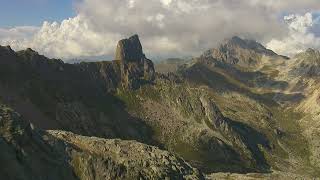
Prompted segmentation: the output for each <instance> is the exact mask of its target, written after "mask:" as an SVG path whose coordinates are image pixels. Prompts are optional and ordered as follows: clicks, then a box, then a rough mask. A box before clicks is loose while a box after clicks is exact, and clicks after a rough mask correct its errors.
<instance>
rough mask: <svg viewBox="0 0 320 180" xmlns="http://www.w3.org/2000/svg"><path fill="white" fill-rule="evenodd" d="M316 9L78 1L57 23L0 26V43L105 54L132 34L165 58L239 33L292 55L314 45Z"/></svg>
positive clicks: (256, 3)
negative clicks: (72, 11) (69, 15)
mask: <svg viewBox="0 0 320 180" xmlns="http://www.w3.org/2000/svg"><path fill="white" fill-rule="evenodd" d="M318 9H320V3H319V1H318V0H305V1H300V0H282V1H278V0H266V1H260V0H108V1H105V0H81V1H79V2H78V3H76V10H77V16H75V17H73V18H69V19H66V20H64V21H62V22H51V23H50V22H44V23H43V25H42V26H41V27H14V28H11V29H3V28H2V29H1V28H0V44H2V45H11V46H12V47H13V48H14V49H16V50H20V49H24V48H27V47H31V48H33V49H35V50H37V51H39V52H40V53H42V54H45V55H47V56H49V57H57V58H64V59H72V58H79V57H92V56H110V57H112V56H113V53H114V48H115V47H114V46H115V44H116V42H117V40H119V39H121V38H124V37H127V36H129V35H132V34H135V33H138V34H139V35H140V37H141V39H142V43H143V46H144V49H145V53H146V54H147V55H148V56H151V57H169V56H186V55H198V54H199V53H201V52H202V51H203V50H205V49H208V48H210V47H214V46H215V45H216V44H217V43H219V42H220V41H222V40H223V39H225V38H229V37H231V36H234V35H239V36H242V37H245V38H251V39H256V40H259V41H261V42H263V43H265V44H266V45H267V46H268V47H269V48H271V49H273V50H275V51H276V52H278V53H284V54H285V55H292V54H294V53H296V52H299V51H302V50H304V49H306V48H308V47H313V48H320V43H319V41H320V40H319V38H320V30H319V27H320V25H319V24H320V23H319V16H318V15H317V14H316V13H315V12H316V10H318ZM283 16H284V20H283V19H282V18H283Z"/></svg>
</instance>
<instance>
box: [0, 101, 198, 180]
mask: <svg viewBox="0 0 320 180" xmlns="http://www.w3.org/2000/svg"><path fill="white" fill-rule="evenodd" d="M0 147H1V153H0V160H1V162H5V163H1V165H0V167H1V168H0V177H1V178H3V179H8V180H11V179H26V180H28V179H32V180H37V179H39V180H40V179H48V180H54V179H61V180H64V179H68V180H69V179H83V180H87V179H204V177H203V175H202V174H201V173H200V172H199V171H198V170H197V169H195V168H192V167H191V166H190V165H189V164H187V163H186V162H185V161H184V160H183V159H181V158H179V157H176V156H175V155H173V154H171V153H169V152H167V151H163V150H160V149H158V148H156V147H153V146H148V145H145V144H141V143H138V142H136V141H123V140H118V139H113V140H107V139H101V138H95V137H85V136H79V135H76V134H73V133H69V132H64V131H48V132H45V131H41V130H37V129H36V128H35V127H34V126H33V125H30V124H29V123H28V121H26V120H24V119H22V117H21V116H20V115H19V114H18V113H16V112H14V111H13V110H12V109H10V108H8V107H6V106H3V105H0Z"/></svg>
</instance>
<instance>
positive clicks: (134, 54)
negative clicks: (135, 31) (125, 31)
mask: <svg viewBox="0 0 320 180" xmlns="http://www.w3.org/2000/svg"><path fill="white" fill-rule="evenodd" d="M115 59H116V60H118V61H120V63H121V77H122V86H123V87H124V88H127V89H136V88H138V87H139V86H140V85H141V84H143V83H145V82H150V81H153V80H154V79H155V70H154V65H153V62H152V61H151V60H149V59H147V58H146V57H145V55H144V54H143V50H142V46H141V43H140V40H139V37H138V35H134V36H132V37H130V38H128V39H123V40H120V41H119V42H118V45H117V49H116V56H115Z"/></svg>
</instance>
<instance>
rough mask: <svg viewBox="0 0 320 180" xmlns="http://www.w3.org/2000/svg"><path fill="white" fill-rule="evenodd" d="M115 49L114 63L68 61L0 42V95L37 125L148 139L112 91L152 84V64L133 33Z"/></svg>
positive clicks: (138, 123)
mask: <svg viewBox="0 0 320 180" xmlns="http://www.w3.org/2000/svg"><path fill="white" fill-rule="evenodd" d="M116 51H117V53H116V54H117V55H116V60H114V61H102V62H82V63H77V64H68V63H64V62H63V61H61V60H58V59H49V58H46V57H45V56H43V55H40V54H39V53H37V52H35V51H34V50H32V49H26V50H23V51H18V52H14V51H13V50H12V49H11V48H10V47H2V46H0V97H1V98H3V100H4V102H5V103H7V104H9V105H10V106H11V107H13V108H14V109H16V110H17V111H18V112H19V113H21V114H22V115H23V116H24V117H26V118H27V119H29V120H30V121H31V122H32V123H33V124H35V125H36V126H38V127H39V128H43V129H61V130H68V131H72V132H74V133H78V134H82V135H90V136H98V137H108V138H115V137H118V138H124V139H136V140H141V141H144V140H142V139H150V138H149V136H148V135H146V134H145V132H148V131H149V130H148V128H147V127H146V126H145V125H143V123H141V122H140V121H139V120H136V119H135V118H133V117H131V116H130V115H129V114H128V113H127V112H126V111H125V107H124V105H123V103H122V102H121V100H119V99H118V98H117V97H115V96H114V94H115V93H116V92H117V90H118V89H121V88H124V89H127V90H132V89H136V88H138V87H139V86H141V85H142V84H148V83H152V81H153V80H154V78H155V72H154V66H153V63H152V61H151V60H149V59H147V58H146V57H145V55H144V54H143V50H142V47H141V43H140V41H139V37H138V36H137V35H135V36H133V37H131V38H129V39H124V40H121V41H119V43H118V47H117V50H116ZM144 142H145V141H144Z"/></svg>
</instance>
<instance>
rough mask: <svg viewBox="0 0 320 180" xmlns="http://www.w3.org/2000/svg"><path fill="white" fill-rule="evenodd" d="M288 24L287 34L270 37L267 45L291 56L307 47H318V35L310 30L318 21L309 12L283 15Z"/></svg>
mask: <svg viewBox="0 0 320 180" xmlns="http://www.w3.org/2000/svg"><path fill="white" fill-rule="evenodd" d="M284 21H285V22H286V23H287V24H288V28H289V31H288V35H287V36H285V37H284V38H282V39H272V40H271V41H270V42H269V43H268V44H267V47H268V48H270V49H272V50H274V51H276V52H277V53H280V54H284V55H288V56H293V55H295V54H297V53H300V52H302V51H305V50H306V49H307V48H315V49H319V48H320V37H318V36H316V34H315V33H313V32H312V31H311V29H312V27H313V26H315V25H316V24H317V23H318V20H317V18H313V15H312V14H311V13H306V14H304V15H299V14H291V15H288V16H285V17H284Z"/></svg>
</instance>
